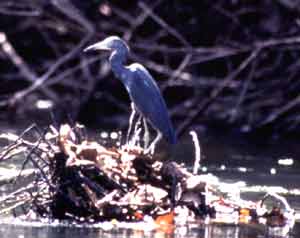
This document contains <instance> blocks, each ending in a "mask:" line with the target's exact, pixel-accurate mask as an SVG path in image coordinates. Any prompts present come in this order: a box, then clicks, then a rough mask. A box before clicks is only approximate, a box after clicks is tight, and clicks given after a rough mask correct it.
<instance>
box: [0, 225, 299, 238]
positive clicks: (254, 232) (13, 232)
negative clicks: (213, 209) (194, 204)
mask: <svg viewBox="0 0 300 238" xmlns="http://www.w3.org/2000/svg"><path fill="white" fill-rule="evenodd" d="M297 226H299V224H297ZM296 229H299V228H296ZM266 232H267V231H266V230H265V228H263V227H259V226H257V227H253V226H233V225H203V226H200V227H199V226H198V227H180V228H177V229H176V230H175V231H174V233H172V234H166V233H164V232H162V231H159V230H156V231H149V232H147V231H141V230H133V229H122V228H120V229H113V230H110V231H104V230H103V229H99V228H89V229H87V228H78V227H72V228H68V227H47V226H42V227H26V226H20V225H18V226H14V225H1V226H0V233H1V237H8V238H9V237H24V238H31V237H38V238H65V237H72V238H82V237H88V238H96V237H97V238H99V237H102V238H112V237H119V238H124V237H135V238H139V237H155V238H162V237H197V238H261V237H264V236H265V235H266ZM290 237H293V235H291V236H290Z"/></svg>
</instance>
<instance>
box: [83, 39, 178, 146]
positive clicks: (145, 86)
mask: <svg viewBox="0 0 300 238" xmlns="http://www.w3.org/2000/svg"><path fill="white" fill-rule="evenodd" d="M87 50H109V51H111V56H110V58H109V60H110V64H111V68H112V71H113V72H114V74H115V76H116V77H117V78H118V79H120V80H121V82H122V83H123V84H124V85H125V87H126V89H127V91H128V94H129V96H130V98H131V101H132V102H133V104H134V107H135V109H136V110H137V111H138V112H139V113H140V114H141V115H142V116H143V117H144V118H146V120H147V121H148V122H150V124H151V125H152V126H153V127H154V128H155V129H156V130H157V131H158V133H159V134H160V133H162V135H163V136H164V137H165V138H166V139H167V140H168V141H169V142H170V143H172V144H175V143H176V134H175V132H174V129H173V126H172V123H171V121H170V119H169V115H168V111H167V107H166V104H165V101H164V99H163V97H162V95H161V93H160V90H159V88H158V86H157V84H156V82H155V81H154V79H153V78H152V76H151V75H150V73H149V72H148V71H147V69H146V68H145V67H144V66H142V65H141V64H138V63H133V64H131V65H129V66H124V65H123V64H124V63H125V62H126V59H127V56H128V53H129V48H128V46H127V45H126V43H125V42H124V41H123V40H122V39H120V38H119V37H117V36H110V37H108V38H106V39H104V40H103V41H101V42H98V43H96V44H94V45H91V46H89V47H87V48H86V49H85V51H87ZM156 142H157V141H156Z"/></svg>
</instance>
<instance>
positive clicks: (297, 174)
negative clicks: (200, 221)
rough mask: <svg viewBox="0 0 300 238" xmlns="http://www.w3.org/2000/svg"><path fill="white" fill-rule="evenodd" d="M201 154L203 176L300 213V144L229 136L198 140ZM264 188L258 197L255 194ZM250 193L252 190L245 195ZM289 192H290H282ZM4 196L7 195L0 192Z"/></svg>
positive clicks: (16, 229)
mask: <svg viewBox="0 0 300 238" xmlns="http://www.w3.org/2000/svg"><path fill="white" fill-rule="evenodd" d="M199 139H200V143H201V151H202V156H201V157H202V161H201V169H202V173H212V174H214V175H216V176H218V177H219V178H220V180H221V181H224V182H231V183H234V182H237V181H244V182H245V183H246V184H247V186H246V187H245V194H242V195H243V196H245V197H246V198H247V199H251V200H253V201H255V200H259V199H260V198H262V196H263V195H264V194H263V193H264V192H265V191H264V190H267V189H268V188H269V187H270V186H272V187H274V186H276V187H277V188H278V189H281V190H280V191H281V192H283V193H284V195H285V196H286V197H287V199H288V201H289V203H290V205H291V206H292V208H293V209H295V210H296V212H299V213H300V196H299V193H297V191H298V192H299V189H300V184H299V178H300V168H299V167H300V166H299V161H298V160H297V159H298V158H299V157H300V149H298V145H297V146H296V145H294V144H296V143H298V142H290V143H287V142H285V143H282V142H280V143H279V144H278V145H273V146H267V145H266V144H259V143H260V142H259V143H258V144H255V143H250V144H247V143H246V142H245V141H243V140H240V138H237V137H233V138H231V137H230V136H229V137H228V136H227V135H223V134H222V135H219V134H217V135H213V136H211V135H208V134H206V133H202V134H199ZM174 157H176V160H178V161H179V162H184V163H186V164H187V165H190V166H191V165H192V164H193V161H194V147H193V144H192V140H191V138H190V137H187V138H186V139H185V142H184V143H181V144H180V145H179V148H178V149H176V155H175V156H174ZM257 186H260V188H261V190H260V191H253V190H251V189H254V188H257ZM247 189H248V190H247ZM284 191H286V192H284ZM0 192H4V191H1V189H0ZM266 232H267V231H266V228H265V227H263V226H261V225H241V226H234V225H206V226H205V225H202V226H199V225H198V226H195V225H189V226H183V227H177V228H176V229H175V231H174V233H171V234H166V233H164V232H163V231H159V230H155V231H153V230H151V231H150V229H149V231H148V232H147V231H145V230H144V231H141V230H133V229H125V228H119V229H115V228H114V229H112V230H105V229H101V228H96V227H93V228H91V227H89V228H84V227H74V226H73V227H65V226H57V227H55V226H53V225H51V226H47V225H45V224H39V225H36V226H34V227H33V226H31V225H30V224H29V225H24V224H0V234H1V236H0V237H7V238H13V237H19V238H23V237H24V238H27V237H28V238H30V237H39V238H60V237H72V238H79V237H80V238H81V237H88V238H94V237H98V238H99V237H157V238H159V237H199V238H212V237H214V238H261V237H264V236H265V234H266ZM289 237H295V238H296V237H300V224H299V223H296V225H295V228H294V230H293V232H292V234H291V235H290V236H289Z"/></svg>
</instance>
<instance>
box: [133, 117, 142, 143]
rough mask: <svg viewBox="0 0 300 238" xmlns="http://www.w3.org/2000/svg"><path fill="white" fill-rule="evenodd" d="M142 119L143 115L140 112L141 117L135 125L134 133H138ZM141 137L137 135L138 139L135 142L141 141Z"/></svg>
mask: <svg viewBox="0 0 300 238" xmlns="http://www.w3.org/2000/svg"><path fill="white" fill-rule="evenodd" d="M141 120H142V115H141V114H139V117H138V119H137V121H136V123H135V126H134V134H136V132H137V131H139V126H140V125H141ZM140 141H141V140H140V137H139V136H138V137H136V141H135V142H134V144H136V142H140ZM138 146H140V143H139V144H138Z"/></svg>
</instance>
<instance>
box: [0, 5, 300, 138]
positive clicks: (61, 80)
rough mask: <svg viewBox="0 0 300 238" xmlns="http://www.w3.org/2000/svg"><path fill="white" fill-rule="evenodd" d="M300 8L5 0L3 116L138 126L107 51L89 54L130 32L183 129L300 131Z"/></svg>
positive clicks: (136, 55)
mask: <svg viewBox="0 0 300 238" xmlns="http://www.w3.org/2000/svg"><path fill="white" fill-rule="evenodd" d="M299 11H300V1H291V0H259V1H253V0H251V1H250V0H249V1H247V0H231V1H229V0H217V1H210V0H203V1H192V0H185V1H171V0H170V1H169V0H168V1H166V0H156V1H100V0H89V1H81V0H49V1H46V0H34V1H29V0H23V1H17V0H15V1H13V0H5V1H1V3H0V26H1V27H0V31H1V36H0V47H1V49H0V80H1V88H0V96H1V97H0V99H1V100H0V105H1V118H2V120H7V119H9V120H10V121H11V122H15V123H18V122H20V121H21V120H28V119H29V120H35V121H39V122H40V121H43V122H47V123H48V122H49V121H53V120H54V119H55V120H56V121H58V122H63V121H64V120H74V121H75V120H80V121H81V122H83V123H85V124H87V125H90V126H92V125H96V126H97V127H101V128H123V129H124V128H126V126H127V120H128V116H129V113H130V107H129V103H130V102H129V99H128V96H127V93H126V91H125V89H124V87H123V85H122V84H121V83H120V82H119V81H118V80H117V79H115V78H114V77H113V75H112V73H111V71H110V69H109V66H108V64H107V54H101V55H99V54H85V53H83V52H82V49H83V48H84V47H86V46H88V45H89V44H91V43H94V42H96V41H99V40H101V39H103V38H105V37H106V36H108V35H119V36H121V37H123V38H124V39H125V40H126V41H127V42H128V43H129V45H130V47H131V56H130V59H129V62H134V61H138V62H140V63H142V64H144V65H145V66H146V67H147V68H148V69H149V70H150V72H151V73H152V75H153V76H154V78H155V79H156V80H157V82H158V84H159V86H160V88H161V90H162V92H163V94H164V97H165V99H166V101H167V104H168V107H169V110H170V115H171V117H172V121H173V122H174V124H175V125H176V126H175V127H176V128H177V131H178V133H179V134H182V133H184V132H185V131H187V129H188V128H191V127H197V126H198V125H205V126H210V127H214V128H231V129H232V130H236V131H242V132H245V133H251V132H255V133H256V132H267V133H268V134H269V135H273V134H274V133H276V134H279V135H282V134H293V135H296V134H297V132H299V129H300V126H299V121H300V114H299V110H300V105H299V104H300V93H299V92H300V81H299V79H298V78H299V69H300V68H299V56H300V49H299V45H300V19H299ZM42 102H48V103H50V104H49V105H50V106H49V107H50V109H49V108H48V109H42V108H41V106H39V105H40V104H39V103H42ZM51 105H52V106H51ZM51 114H53V115H54V117H51ZM53 118H54V119H53Z"/></svg>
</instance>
